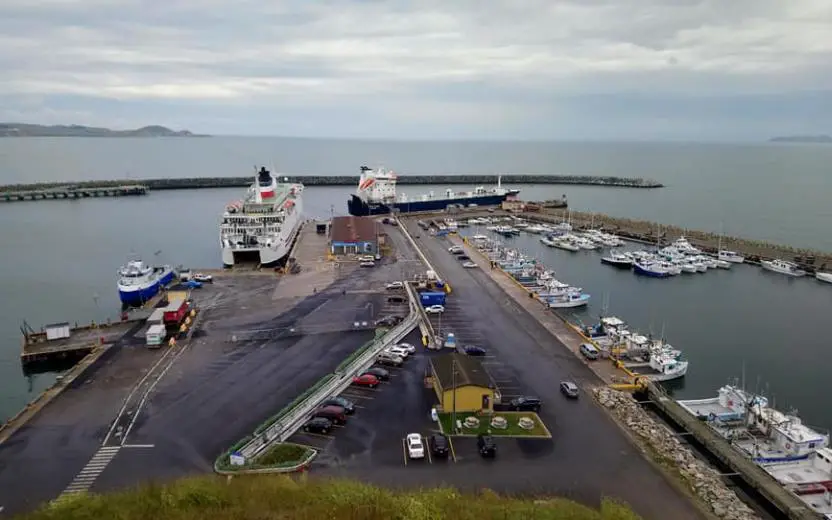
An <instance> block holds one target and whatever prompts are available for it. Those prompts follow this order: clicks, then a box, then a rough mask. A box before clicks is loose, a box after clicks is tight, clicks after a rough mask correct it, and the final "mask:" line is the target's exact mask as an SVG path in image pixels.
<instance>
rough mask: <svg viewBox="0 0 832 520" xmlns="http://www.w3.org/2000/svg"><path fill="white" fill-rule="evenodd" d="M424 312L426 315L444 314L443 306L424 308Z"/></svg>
mask: <svg viewBox="0 0 832 520" xmlns="http://www.w3.org/2000/svg"><path fill="white" fill-rule="evenodd" d="M425 312H426V313H428V314H440V313H443V312H445V306H444V305H431V306H430V307H425Z"/></svg>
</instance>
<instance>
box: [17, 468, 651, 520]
mask: <svg viewBox="0 0 832 520" xmlns="http://www.w3.org/2000/svg"><path fill="white" fill-rule="evenodd" d="M21 518H22V520H90V519H105V518H106V519H110V518H113V519H118V520H150V519H154V520H155V519H164V520H196V519H205V518H210V519H211V520H249V519H252V520H255V519H256V520H263V519H296V520H319V519H327V520H389V519H396V520H427V519H438V518H453V519H454V520H498V519H499V520H515V519H516V520H555V519H558V520H640V517H639V516H638V515H636V514H635V513H634V512H633V511H632V510H631V509H629V508H628V507H627V506H626V505H624V504H622V503H620V502H617V501H615V500H610V499H604V500H602V501H601V505H600V508H598V509H595V508H591V507H587V506H584V505H581V504H578V503H576V502H573V501H571V500H566V499H562V498H552V499H546V500H531V499H519V498H508V497H501V496H499V495H497V494H496V493H494V492H491V491H488V490H485V491H483V492H481V493H479V494H462V493H459V492H458V491H456V490H454V489H450V488H433V489H414V490H410V491H405V492H393V491H391V490H388V489H382V488H378V487H374V486H370V485H367V484H362V483H359V482H356V481H350V480H325V479H309V480H307V479H305V478H291V477H288V476H282V475H281V476H248V477H244V478H243V477H241V478H233V479H231V480H227V479H225V478H224V477H200V478H191V479H184V480H179V481H174V482H172V483H169V484H165V485H159V484H149V485H145V486H142V487H140V488H137V489H134V490H130V491H124V492H119V493H113V494H108V495H103V496H99V495H81V496H78V497H75V498H73V499H71V500H67V501H66V502H62V503H58V504H54V505H51V506H47V507H43V508H42V509H40V510H38V511H36V512H34V513H31V514H27V515H25V516H22V517H21Z"/></svg>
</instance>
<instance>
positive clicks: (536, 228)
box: [523, 224, 546, 235]
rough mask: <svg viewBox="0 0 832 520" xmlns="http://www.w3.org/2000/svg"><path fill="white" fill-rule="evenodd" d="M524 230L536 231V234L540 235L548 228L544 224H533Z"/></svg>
mask: <svg viewBox="0 0 832 520" xmlns="http://www.w3.org/2000/svg"><path fill="white" fill-rule="evenodd" d="M523 231H525V232H526V233H534V234H535V235H539V234H540V233H543V232H545V231H546V228H544V227H543V226H539V225H537V224H532V225H531V226H529V227H527V228H526V229H524V230H523Z"/></svg>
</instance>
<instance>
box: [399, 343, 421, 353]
mask: <svg viewBox="0 0 832 520" xmlns="http://www.w3.org/2000/svg"><path fill="white" fill-rule="evenodd" d="M396 347H397V348H400V349H404V350H406V351H408V352H409V353H410V354H413V353H414V352H416V347H414V346H413V345H411V344H410V343H399V344H398V345H396Z"/></svg>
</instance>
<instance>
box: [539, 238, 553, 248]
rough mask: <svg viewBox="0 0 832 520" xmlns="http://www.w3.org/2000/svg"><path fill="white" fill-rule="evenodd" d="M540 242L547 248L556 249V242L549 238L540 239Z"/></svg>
mask: <svg viewBox="0 0 832 520" xmlns="http://www.w3.org/2000/svg"><path fill="white" fill-rule="evenodd" d="M540 242H541V243H542V244H543V245H545V246H549V247H555V241H554V240H552V239H551V238H549V237H540Z"/></svg>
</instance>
